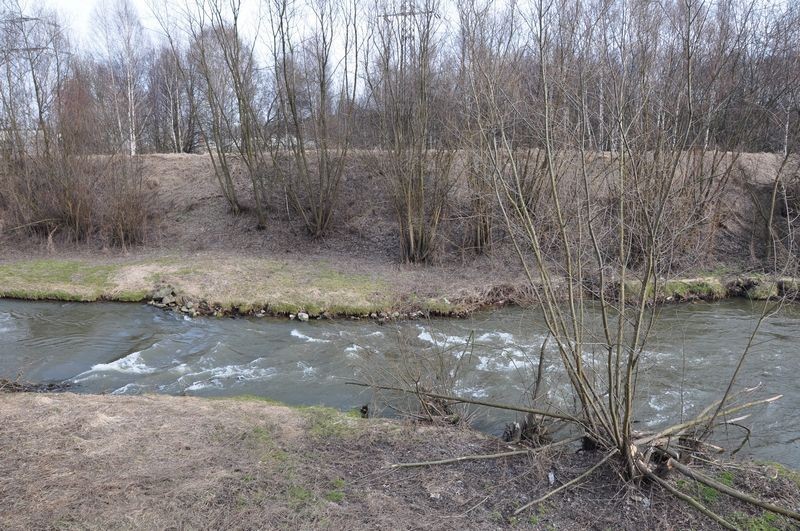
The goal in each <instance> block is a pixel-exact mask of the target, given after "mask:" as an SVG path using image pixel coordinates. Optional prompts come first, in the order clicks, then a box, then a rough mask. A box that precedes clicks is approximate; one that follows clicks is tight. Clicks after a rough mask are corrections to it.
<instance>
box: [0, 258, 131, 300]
mask: <svg viewBox="0 0 800 531" xmlns="http://www.w3.org/2000/svg"><path fill="white" fill-rule="evenodd" d="M118 269H119V266H115V265H96V264H89V263H85V262H79V261H74V260H52V259H44V260H24V261H20V262H9V263H5V264H0V297H13V298H19V299H33V300H43V299H48V300H60V301H95V300H98V299H100V298H102V297H103V296H104V295H105V294H106V293H107V292H108V291H109V290H110V289H111V288H113V287H114V284H113V282H112V281H111V278H112V276H113V275H114V273H116V272H117V270H118ZM133 295H134V294H129V296H133Z"/></svg>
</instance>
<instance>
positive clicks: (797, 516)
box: [667, 458, 800, 521]
mask: <svg viewBox="0 0 800 531" xmlns="http://www.w3.org/2000/svg"><path fill="white" fill-rule="evenodd" d="M667 463H668V465H671V466H673V467H674V468H675V470H677V471H678V472H680V473H681V474H683V475H684V476H687V477H690V478H692V479H693V480H695V481H699V482H700V483H703V484H704V485H707V486H709V487H712V488H715V489H717V490H718V491H720V492H724V493H725V494H727V495H728V496H732V497H734V498H736V499H739V500H742V501H744V502H747V503H749V504H751V505H755V506H757V507H761V508H762V509H766V510H767V511H770V512H773V513H777V514H781V515H783V516H787V517H789V518H791V519H792V520H797V521H800V513H796V512H794V511H791V510H789V509H784V508H783V507H778V506H777V505H772V504H771V503H768V502H765V501H762V500H759V499H758V498H754V497H753V496H750V495H749V494H745V493H744V492H739V491H738V490H736V489H734V488H731V487H729V486H727V485H725V484H724V483H720V482H719V481H716V480H714V479H712V478H710V477H708V476H706V475H705V474H703V473H701V472H698V471H696V470H692V469H691V468H689V467H688V466H686V465H684V464H683V463H680V462H678V461H676V460H674V459H671V458H670V459H669V460H668V461H667Z"/></svg>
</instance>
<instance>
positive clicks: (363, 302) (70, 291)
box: [0, 255, 466, 317]
mask: <svg viewBox="0 0 800 531" xmlns="http://www.w3.org/2000/svg"><path fill="white" fill-rule="evenodd" d="M159 294H161V295H159ZM167 294H168V295H169V299H168V300H167V302H166V305H171V304H174V305H175V306H177V307H182V306H185V305H186V304H187V303H188V304H189V306H190V307H191V308H193V309H195V311H198V312H200V313H204V314H215V313H216V314H223V315H224V314H256V313H260V312H263V313H266V314H270V315H288V314H293V313H298V312H301V311H303V312H307V313H308V314H310V315H312V316H315V315H322V314H326V315H329V316H332V317H333V316H361V315H370V314H381V313H384V314H386V315H391V314H392V313H395V312H398V313H399V312H403V313H410V312H423V313H426V314H427V313H434V314H456V313H460V312H463V311H465V310H466V307H465V306H462V305H459V304H458V303H456V302H450V301H449V300H447V297H446V294H442V295H441V296H439V297H437V296H427V295H420V294H418V293H414V292H407V291H405V290H404V289H403V287H402V286H401V285H398V283H397V282H396V279H395V278H393V275H391V274H385V273H384V274H379V273H373V272H369V271H363V272H359V271H353V270H352V269H349V270H347V269H345V268H341V267H336V266H333V265H331V264H329V263H327V262H325V261H300V260H297V259H285V260H276V259H270V258H248V257H234V258H230V257H223V256H216V255H201V256H191V257H190V256H184V257H177V256H166V257H160V258H147V259H131V260H124V259H122V260H121V259H116V260H114V261H111V262H110V261H95V260H91V259H85V258H84V259H39V260H27V259H26V260H18V261H6V262H3V263H0V297H7V298H17V299H29V300H59V301H84V302H90V301H121V302H127V301H149V300H151V299H153V298H156V301H155V302H161V300H162V298H164V296H165V295H167Z"/></svg>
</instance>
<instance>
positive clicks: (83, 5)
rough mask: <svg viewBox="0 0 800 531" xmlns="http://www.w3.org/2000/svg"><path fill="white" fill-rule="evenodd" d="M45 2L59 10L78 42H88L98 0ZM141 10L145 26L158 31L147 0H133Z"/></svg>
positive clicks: (30, 2) (33, 1)
mask: <svg viewBox="0 0 800 531" xmlns="http://www.w3.org/2000/svg"><path fill="white" fill-rule="evenodd" d="M40 1H42V0H27V2H26V3H27V4H28V5H35V4H37V3H39V2H40ZM43 3H44V4H45V5H46V6H48V7H50V8H52V9H55V10H56V11H58V12H59V13H60V14H61V15H62V17H63V20H64V21H65V22H66V23H67V25H68V26H69V29H70V33H71V35H72V36H73V37H74V38H76V39H78V42H77V43H76V44H82V45H85V44H87V42H86V41H87V40H88V39H91V38H92V32H91V24H90V22H91V19H92V15H93V13H94V10H95V6H96V5H97V4H98V0H43ZM131 3H133V5H135V6H136V8H137V9H138V11H139V16H140V17H141V19H142V23H143V24H144V26H145V28H148V29H150V30H153V31H158V29H159V28H158V24H157V23H156V21H155V20H153V19H152V17H151V16H150V8H149V7H147V3H146V2H145V0H131Z"/></svg>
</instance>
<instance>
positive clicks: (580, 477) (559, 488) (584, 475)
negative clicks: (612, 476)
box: [514, 448, 618, 516]
mask: <svg viewBox="0 0 800 531" xmlns="http://www.w3.org/2000/svg"><path fill="white" fill-rule="evenodd" d="M617 452H618V450H617V449H616V448H615V449H614V450H613V451H612V452H611V453H609V454H608V455H606V456H605V457H604V458H602V459H601V460H600V461H598V462H597V463H596V464H595V465H594V466H592V468H590V469H589V470H587V471H586V472H584V473H583V474H581V475H580V476H578V477H576V478H574V479H571V480H570V481H568V482H566V483H564V484H563V485H561V486H560V487H558V488H557V489H555V490H551V491H550V492H548V493H547V494H545V495H544V496H542V497H541V498H537V499H535V500H533V501H531V502H528V503H526V504H525V505H523V506H522V507H520V508H519V509H517V510H516V511H514V516H516V515H518V514H519V513H521V512H523V511H525V510H526V509H529V508H530V507H532V506H534V505H536V504H538V503H542V502H543V501H545V500H546V499H548V498H550V497H551V496H553V495H555V494H558V493H559V492H561V491H562V490H564V489H567V488H569V487H571V486H572V485H574V484H575V483H577V482H579V481H580V480H582V479H583V478H585V477H586V476H588V475H589V474H591V473H592V472H594V471H595V470H597V469H598V468H600V467H601V466H602V465H603V463H605V462H606V461H608V460H609V459H611V458H612V457H613V456H614V455H616V454H617Z"/></svg>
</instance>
